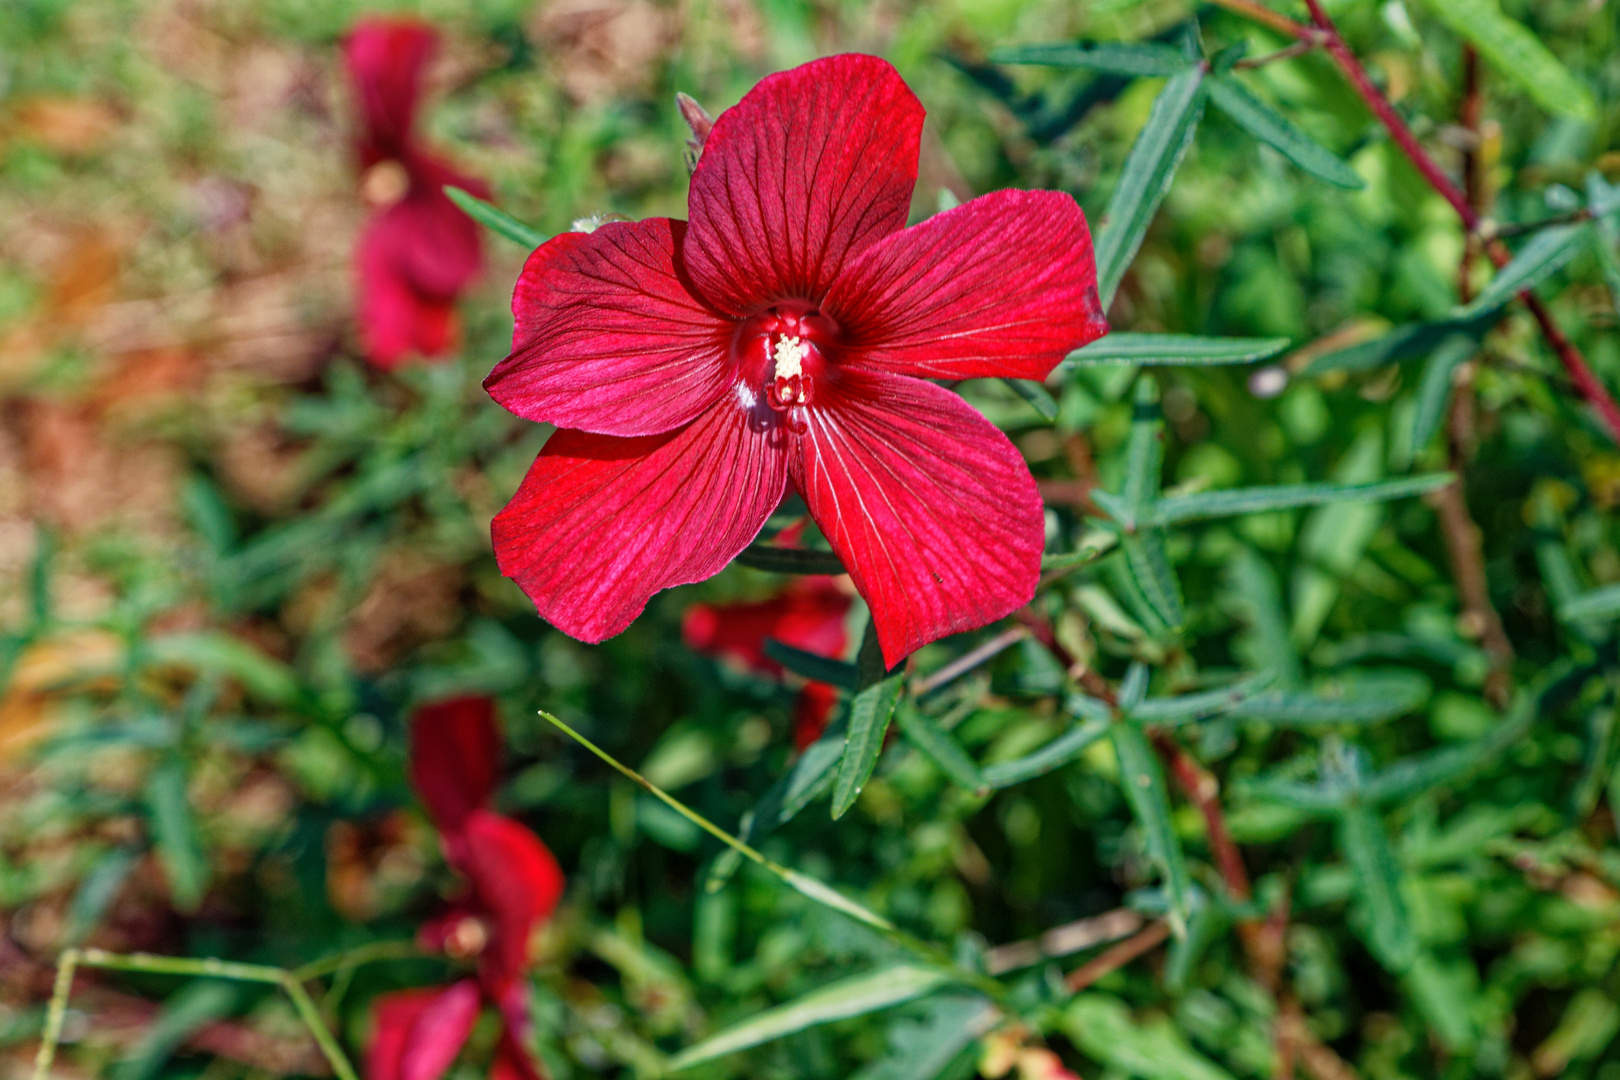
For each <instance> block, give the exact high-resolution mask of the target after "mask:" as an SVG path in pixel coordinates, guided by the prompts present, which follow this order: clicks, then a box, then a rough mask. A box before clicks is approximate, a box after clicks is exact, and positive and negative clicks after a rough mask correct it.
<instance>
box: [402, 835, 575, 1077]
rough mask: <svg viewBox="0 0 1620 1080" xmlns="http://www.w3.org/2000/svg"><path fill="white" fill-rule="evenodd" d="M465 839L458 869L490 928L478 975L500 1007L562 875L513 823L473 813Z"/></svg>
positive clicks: (548, 911) (558, 890)
mask: <svg viewBox="0 0 1620 1080" xmlns="http://www.w3.org/2000/svg"><path fill="white" fill-rule="evenodd" d="M463 837H464V842H465V846H466V865H465V866H464V867H463V868H462V869H463V871H464V872H465V873H466V875H467V877H468V878H469V879H470V880H471V881H472V886H473V891H474V893H475V894H476V895H477V897H478V902H479V904H480V905H481V906H482V907H483V909H484V910H485V912H486V913H487V914H488V915H489V919H490V922H491V924H492V925H491V927H490V938H489V945H488V947H487V948H486V949H485V951H484V954H483V957H482V968H481V970H482V973H483V975H484V979H485V985H486V987H487V988H488V989H489V990H490V991H491V996H492V997H493V998H495V999H496V1000H497V1001H499V1000H501V999H503V998H504V997H505V996H506V995H507V994H508V993H510V991H511V988H512V985H513V983H514V982H515V980H516V979H517V978H518V977H519V976H520V975H522V973H523V971H524V969H525V968H526V967H528V962H529V937H530V935H532V934H533V933H534V928H535V927H536V926H537V925H539V923H540V922H541V920H543V919H545V918H546V917H547V916H548V915H550V914H551V912H552V909H553V908H555V907H556V906H557V901H558V900H559V899H560V898H561V897H562V891H563V872H562V868H561V867H560V866H558V865H557V859H556V857H555V856H553V855H552V854H551V849H549V848H547V847H546V845H545V844H544V843H543V842H542V841H541V840H540V838H539V837H538V836H536V835H534V833H533V832H531V831H530V830H529V829H528V828H527V827H525V826H524V825H522V824H520V823H518V822H516V821H513V820H512V819H511V818H508V817H502V816H501V815H499V814H494V813H491V812H489V811H488V810H477V811H474V812H473V813H472V814H471V815H469V816H468V818H467V821H466V826H465V829H464V830H463ZM406 1080H409V1078H406Z"/></svg>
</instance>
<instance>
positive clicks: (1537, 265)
mask: <svg viewBox="0 0 1620 1080" xmlns="http://www.w3.org/2000/svg"><path fill="white" fill-rule="evenodd" d="M1588 235H1589V234H1588V230H1587V227H1586V225H1585V224H1584V223H1582V224H1579V225H1555V226H1553V227H1552V228H1548V229H1543V230H1541V231H1540V232H1538V233H1536V235H1535V236H1533V237H1531V238H1530V242H1529V243H1527V244H1525V245H1524V247H1522V248H1520V249H1519V253H1518V254H1517V255H1515V256H1513V259H1512V261H1510V262H1509V263H1508V264H1507V265H1506V266H1504V267H1502V269H1500V270H1498V271H1497V272H1496V276H1495V277H1493V278H1492V279H1491V280H1490V284H1488V285H1486V286H1485V288H1483V289H1481V290H1480V293H1479V296H1478V297H1477V298H1475V300H1474V302H1473V303H1471V304H1469V305H1468V306H1467V307H1465V308H1459V309H1458V310H1457V313H1456V315H1455V316H1453V318H1454V319H1455V320H1458V321H1470V320H1473V319H1475V318H1478V317H1480V316H1483V315H1489V314H1491V313H1492V312H1494V311H1496V310H1497V309H1498V308H1501V307H1502V306H1503V305H1505V304H1507V303H1508V302H1509V301H1511V300H1512V299H1513V298H1514V297H1515V296H1518V295H1519V294H1520V293H1522V292H1524V291H1525V290H1527V289H1533V288H1535V286H1536V285H1537V284H1539V283H1540V282H1542V281H1545V280H1546V279H1547V278H1548V277H1549V276H1551V275H1552V274H1553V273H1555V272H1557V271H1558V270H1560V269H1562V268H1563V267H1564V265H1565V264H1567V263H1568V262H1569V261H1570V260H1571V259H1573V258H1574V257H1575V256H1576V255H1578V254H1580V251H1581V248H1583V247H1585V246H1586V245H1587V243H1588V242H1589V240H1588Z"/></svg>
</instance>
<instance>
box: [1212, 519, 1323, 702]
mask: <svg viewBox="0 0 1620 1080" xmlns="http://www.w3.org/2000/svg"><path fill="white" fill-rule="evenodd" d="M1227 570H1228V573H1229V576H1230V579H1231V583H1232V592H1233V596H1234V599H1236V600H1237V601H1238V602H1239V603H1241V604H1242V605H1243V606H1244V607H1246V608H1247V609H1248V613H1249V625H1250V631H1251V633H1250V639H1249V640H1250V642H1251V643H1252V644H1251V646H1250V647H1251V648H1252V649H1253V651H1254V662H1255V663H1256V665H1257V666H1259V667H1261V668H1264V669H1266V670H1268V671H1274V672H1276V674H1277V683H1276V688H1277V689H1278V690H1283V689H1287V688H1289V687H1294V686H1298V685H1300V683H1301V682H1303V681H1304V674H1303V672H1302V671H1301V669H1300V664H1299V650H1297V649H1295V648H1294V642H1293V639H1292V638H1291V637H1289V636H1288V613H1287V612H1286V611H1284V610H1283V603H1282V591H1281V590H1280V589H1279V588H1278V587H1277V575H1276V574H1274V573H1272V570H1271V566H1270V565H1269V564H1268V563H1267V562H1266V561H1265V559H1263V558H1261V557H1260V554H1259V553H1258V552H1256V551H1255V550H1254V549H1253V548H1250V547H1244V548H1240V549H1239V550H1238V552H1237V554H1236V555H1235V556H1234V557H1233V558H1232V559H1231V561H1230V562H1228V564H1227Z"/></svg>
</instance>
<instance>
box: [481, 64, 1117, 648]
mask: <svg viewBox="0 0 1620 1080" xmlns="http://www.w3.org/2000/svg"><path fill="white" fill-rule="evenodd" d="M922 122H923V110H922V105H921V104H920V103H919V102H918V101H917V99H916V97H915V96H914V95H913V94H912V93H911V91H910V90H909V89H908V88H907V87H906V85H905V83H904V82H902V81H901V79H900V76H899V75H898V74H897V73H896V72H895V70H894V69H893V68H892V67H890V66H889V65H888V64H887V63H886V62H884V61H883V60H880V59H877V58H876V57H871V56H835V57H831V58H828V59H825V60H817V61H814V62H812V63H809V64H806V65H804V66H802V67H799V68H795V69H793V70H792V71H787V72H782V73H780V74H777V75H772V76H770V77H769V78H767V79H765V80H764V81H763V82H761V83H760V84H759V85H758V86H756V87H755V88H754V89H753V90H752V91H750V92H749V93H748V94H747V95H746V96H745V97H744V98H743V100H742V102H741V103H740V104H738V105H737V106H736V108H733V109H729V110H727V111H726V112H725V113H723V114H721V116H720V117H719V118H718V119H717V120H716V121H715V123H714V127H713V128H712V130H711V131H710V132H709V134H708V136H707V139H706V140H705V145H704V147H703V150H702V157H701V158H700V160H699V162H698V165H697V169H696V171H695V172H694V173H693V175H692V185H691V193H690V196H689V198H688V206H689V210H690V214H691V221H690V223H688V222H683V221H674V220H670V219H667V218H653V219H648V220H645V221H639V222H625V223H613V224H606V225H602V226H600V227H599V228H597V229H596V230H595V231H594V232H590V233H566V234H564V235H562V236H558V237H556V238H555V239H553V240H551V241H550V242H548V243H546V244H544V245H543V246H541V247H540V248H539V250H537V251H536V252H535V253H534V254H533V255H531V256H530V258H529V262H528V265H527V266H525V267H524V270H523V274H522V276H521V277H520V278H519V280H518V283H517V289H516V291H515V293H514V295H513V298H512V309H513V313H514V315H515V317H516V328H515V330H514V332H513V337H512V352H511V354H510V355H509V356H508V357H507V358H506V359H505V360H504V361H502V362H501V363H500V364H499V365H498V366H497V367H496V368H495V370H494V371H493V372H492V373H491V374H490V376H489V378H488V379H487V380H486V381H485V384H484V385H485V386H486V387H487V388H488V390H489V392H490V394H491V395H492V396H493V397H494V398H495V399H496V400H497V401H499V402H500V403H501V404H502V405H504V406H505V407H506V408H508V409H510V410H511V411H512V412H514V413H516V414H517V415H519V416H522V417H524V418H526V419H529V420H534V421H544V422H547V423H552V424H556V425H557V426H558V427H559V428H562V429H564V430H560V431H558V432H557V433H556V434H555V435H553V436H552V437H551V440H550V441H549V442H548V443H547V444H546V446H545V449H544V450H543V451H542V452H541V454H540V456H539V458H538V459H537V460H536V461H535V463H534V465H533V467H532V468H531V469H530V470H529V474H528V476H527V477H525V478H524V481H523V483H522V485H521V486H520V487H519V489H518V492H517V494H516V496H514V497H513V499H512V501H511V503H510V504H509V505H508V506H507V507H506V509H505V510H504V511H502V512H501V514H500V515H499V516H497V517H496V519H495V524H494V529H493V533H494V542H495V554H496V557H497V559H498V560H499V563H500V567H501V571H502V573H504V574H506V575H507V576H509V577H511V578H513V579H515V580H516V581H517V583H518V584H519V585H520V586H521V587H522V588H523V590H524V591H525V592H526V593H528V595H529V597H530V598H531V599H532V600H533V601H534V603H535V606H536V608H537V609H538V610H539V612H540V614H541V615H542V616H543V617H544V618H546V619H547V620H549V621H550V622H552V623H554V624H555V625H556V626H558V627H559V628H561V629H562V630H564V631H566V632H567V633H569V634H572V635H574V636H575V637H578V638H582V639H584V640H586V641H600V640H602V639H603V638H606V637H610V636H612V635H613V634H616V633H618V632H619V631H621V630H623V629H624V628H625V627H626V626H628V625H629V624H630V622H631V621H632V620H634V619H635V617H636V616H637V615H638V614H640V613H641V611H642V609H643V608H644V607H645V606H646V604H647V601H648V599H650V598H651V597H652V595H653V594H654V593H656V592H658V591H659V590H660V589H665V588H668V587H670V586H672V585H680V584H685V583H687V582H693V581H700V580H702V579H704V578H707V577H709V576H711V575H712V574H715V573H717V572H719V570H720V569H721V568H723V567H724V566H725V565H726V564H727V563H728V562H730V561H731V559H732V558H733V557H734V556H735V555H736V554H737V553H738V552H739V551H741V550H742V549H743V548H744V547H745V546H746V545H747V544H748V543H749V542H750V541H751V540H752V539H753V538H754V536H755V534H756V533H758V532H759V529H760V527H761V526H762V525H763V524H764V522H765V519H766V518H767V517H768V516H769V515H770V513H771V512H772V511H773V510H774V509H775V508H776V506H777V504H778V503H779V502H780V501H781V499H782V496H783V494H784V492H785V491H786V490H787V485H788V483H789V481H790V480H791V482H792V484H793V486H794V487H795V488H796V489H797V490H798V491H799V493H800V494H801V495H803V497H804V500H805V502H806V504H808V506H809V510H810V514H811V516H812V517H813V518H814V519H815V521H816V524H817V525H819V526H820V528H821V531H822V532H823V533H824V534H826V536H827V539H828V541H829V542H830V543H831V545H832V548H833V550H834V551H835V552H836V553H837V554H838V556H839V557H840V558H841V559H842V560H843V563H844V565H845V566H846V567H848V569H849V572H850V574H851V576H852V578H853V579H854V582H855V587H856V588H857V589H858V590H859V591H860V593H861V595H862V596H863V597H865V598H866V601H867V603H868V605H869V606H870V607H871V609H872V617H873V620H874V622H875V625H876V628H877V633H878V640H879V642H880V644H881V645H882V647H883V655H884V659H885V660H886V661H887V662H888V663H889V665H891V666H893V665H894V664H896V663H898V662H899V661H900V660H901V659H902V658H903V657H905V656H906V655H907V654H909V653H911V652H912V651H913V650H915V649H917V648H918V647H919V646H921V645H923V644H926V643H927V642H930V641H933V640H936V639H937V638H940V637H944V636H945V635H947V634H952V633H956V632H958V631H962V630H969V629H972V628H974V627H977V626H982V625H984V624H985V623H988V622H991V621H993V620H995V619H998V618H1000V617H1002V616H1004V615H1006V614H1007V613H1009V612H1011V611H1013V610H1014V609H1016V608H1018V607H1020V606H1022V605H1023V604H1025V603H1027V602H1028V601H1029V599H1030V597H1031V596H1032V595H1034V591H1035V584H1036V579H1037V578H1038V576H1039V573H1040V557H1041V548H1042V546H1043V538H1044V530H1043V518H1042V508H1041V500H1040V496H1039V495H1038V494H1037V492H1036V490H1035V483H1034V481H1033V480H1032V479H1031V477H1030V474H1029V469H1028V468H1027V467H1026V466H1025V464H1024V461H1023V458H1022V457H1020V456H1019V454H1018V452H1017V450H1015V449H1014V448H1013V446H1012V444H1011V443H1010V442H1009V441H1008V440H1007V437H1006V436H1005V435H1003V434H1002V433H1001V432H1000V431H999V430H997V429H996V428H995V427H994V426H992V425H991V424H990V423H989V422H988V421H986V420H985V419H984V417H982V416H981V415H979V413H978V412H976V411H975V410H974V409H973V408H972V407H971V406H969V405H967V404H966V403H965V402H964V401H962V399H961V398H959V397H957V396H956V395H955V394H952V393H950V392H949V391H948V390H946V389H944V388H943V387H941V386H938V385H936V384H935V383H933V382H930V381H928V380H930V379H951V380H954V379H969V378H982V377H987V376H1008V377H1013V378H1020V379H1044V378H1045V377H1046V376H1047V374H1048V373H1049V372H1050V371H1051V370H1052V368H1053V367H1054V366H1056V364H1057V363H1058V361H1060V360H1061V359H1062V358H1063V357H1064V356H1065V355H1067V354H1068V352H1069V351H1070V350H1072V349H1074V348H1076V347H1077V346H1080V345H1083V344H1085V343H1086V342H1088V341H1091V340H1093V339H1095V338H1097V337H1099V336H1101V335H1102V334H1103V333H1105V332H1106V330H1107V324H1106V323H1105V322H1104V319H1103V313H1102V310H1101V306H1100V304H1099V302H1098V297H1097V274H1096V262H1095V259H1094V257H1093V255H1092V248H1091V235H1090V233H1089V231H1088V229H1087V227H1086V221H1085V217H1084V215H1082V214H1081V212H1080V208H1079V207H1078V206H1077V205H1075V202H1074V200H1073V199H1072V198H1070V197H1069V196H1068V195H1064V194H1061V193H1058V192H1051V191H998V192H993V193H991V194H989V195H984V196H982V197H980V198H977V199H974V200H972V201H971V202H968V203H965V204H963V205H962V206H959V207H957V208H955V209H954V210H948V211H946V212H944V213H942V214H938V215H936V216H934V217H932V218H930V219H928V220H927V221H924V222H922V223H921V224H919V225H915V226H912V227H911V228H904V226H905V223H906V217H907V213H908V211H909V208H910V205H911V196H912V188H913V187H914V186H915V184H916V180H917V155H918V147H919V143H920V139H921V135H922Z"/></svg>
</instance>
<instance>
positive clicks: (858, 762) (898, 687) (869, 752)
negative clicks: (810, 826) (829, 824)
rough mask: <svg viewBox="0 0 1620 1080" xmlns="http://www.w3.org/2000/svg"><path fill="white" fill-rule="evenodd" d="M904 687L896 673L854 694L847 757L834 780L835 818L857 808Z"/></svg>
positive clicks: (841, 762) (845, 750)
mask: <svg viewBox="0 0 1620 1080" xmlns="http://www.w3.org/2000/svg"><path fill="white" fill-rule="evenodd" d="M904 688H905V674H904V673H903V672H896V673H895V674H893V675H890V676H887V677H886V678H883V679H881V680H879V681H878V682H876V683H873V684H872V685H871V686H868V687H867V688H866V689H864V690H862V691H861V692H860V693H858V694H856V695H855V699H854V700H853V701H851V702H850V706H849V734H848V736H847V737H846V739H845V742H844V754H843V757H842V758H840V759H839V762H838V778H837V779H836V780H834V781H833V799H832V816H833V818H834V819H835V820H836V819H838V818H841V817H843V816H844V814H846V813H847V812H848V811H849V808H850V807H852V806H854V805H855V800H856V799H857V798H859V797H860V794H861V789H862V788H864V787H865V786H866V781H867V780H868V779H870V778H871V776H872V770H873V769H874V768H876V767H877V759H878V755H879V754H880V753H882V752H883V737H884V736H885V735H886V734H888V731H889V720H890V718H891V717H893V716H894V707H895V705H896V704H898V703H899V701H900V693H901V691H902V690H903V689H904Z"/></svg>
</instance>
